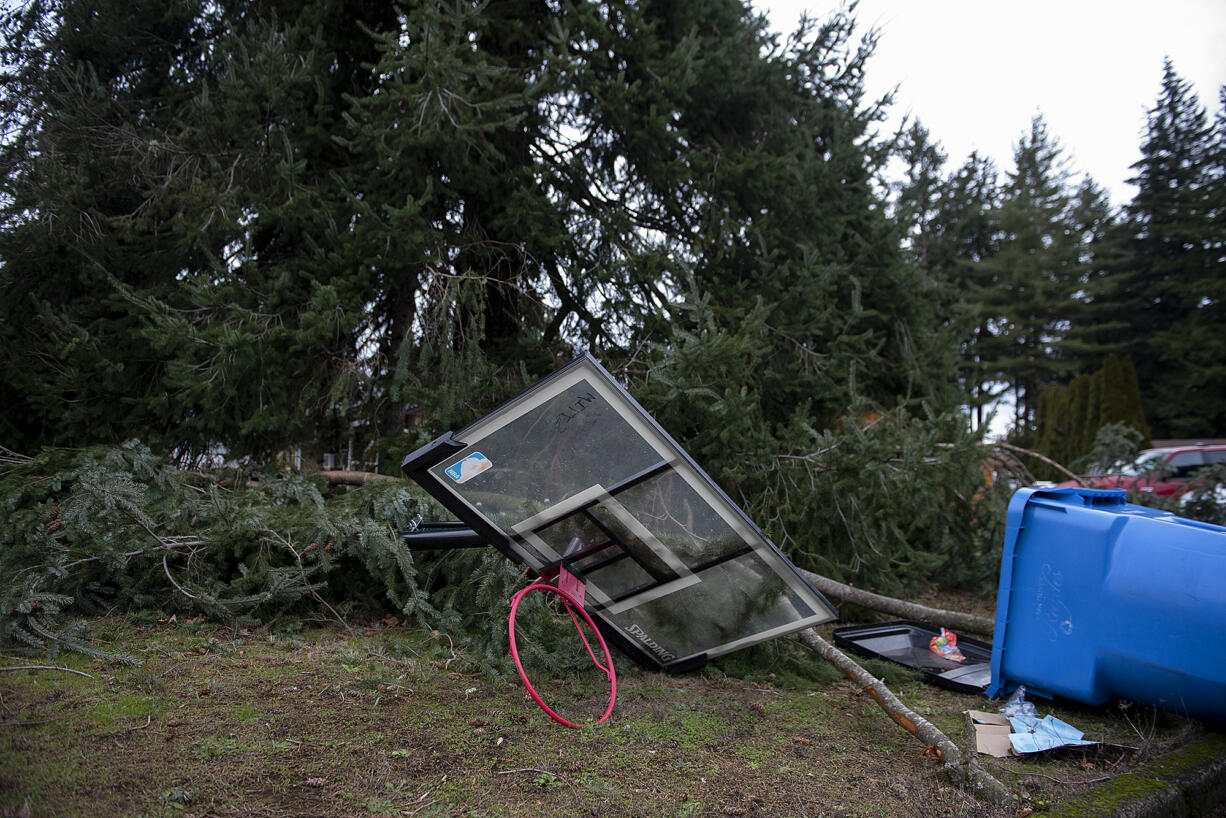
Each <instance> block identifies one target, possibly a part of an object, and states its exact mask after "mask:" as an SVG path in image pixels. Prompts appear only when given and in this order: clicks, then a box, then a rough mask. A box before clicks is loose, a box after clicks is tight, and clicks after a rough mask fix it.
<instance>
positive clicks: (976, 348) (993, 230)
mask: <svg viewBox="0 0 1226 818" xmlns="http://www.w3.org/2000/svg"><path fill="white" fill-rule="evenodd" d="M944 187H945V193H944V195H943V196H942V197H941V207H940V210H939V212H938V217H937V224H938V228H937V230H936V235H937V236H938V237H939V239H938V240H936V241H934V242H931V243H930V247H931V248H933V249H932V251H931V252H932V256H933V258H934V260H935V261H936V267H937V268H938V269H940V270H941V271H942V278H943V279H944V280H945V281H947V282H948V284H949V288H950V290H952V292H953V293H954V294H955V295H956V298H957V301H956V303H955V306H954V316H953V320H954V324H955V326H956V327H957V328H958V329H957V333H958V335H959V337H960V338H961V339H962V341H961V347H960V353H961V354H960V360H959V364H958V367H959V376H960V378H961V381H962V384H963V388H964V390H965V400H966V404H967V406H968V407H969V408H970V411H971V413H972V418H973V421H974V425H975V428H976V429H982V428H983V427H984V423H985V421H986V418H985V412H986V410H987V407H988V406H990V405H991V404H992V403H993V402H995V401H996V399H997V398H999V397H1000V395H1001V394H1003V390H1004V388H1005V387H1004V385H1002V384H1001V383H1000V381H999V379H998V377H997V374H996V373H995V371H994V370H993V369H992V362H991V359H990V356H988V357H985V356H984V346H983V345H984V344H987V345H989V346H990V344H991V342H992V337H993V320H994V316H993V313H992V312H991V311H989V310H987V309H985V308H984V305H983V303H982V299H981V298H980V295H979V294H980V293H986V292H990V291H993V290H995V289H996V288H998V287H999V286H1000V284H1001V282H1000V281H999V271H998V270H997V268H996V267H994V266H993V265H992V263H991V259H992V258H994V257H995V256H996V254H997V253H999V252H1000V245H1001V238H1002V236H1001V232H1000V226H999V222H998V216H999V205H1000V185H999V179H998V176H997V171H996V167H995V165H994V164H993V162H992V161H991V160H990V159H986V158H983V157H980V156H979V155H978V154H977V153H972V154H971V155H970V156H969V157H967V160H966V161H965V162H964V163H963V164H962V166H961V167H960V168H958V170H956V171H955V172H954V173H952V174H951V175H950V176H949V177H948V178H947V179H946V180H945V184H944Z"/></svg>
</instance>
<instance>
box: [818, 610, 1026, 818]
mask: <svg viewBox="0 0 1226 818" xmlns="http://www.w3.org/2000/svg"><path fill="white" fill-rule="evenodd" d="M800 640H801V641H802V642H804V643H805V644H806V645H807V646H809V648H811V649H812V650H813V651H814V652H815V653H817V655H818V656H821V657H822V658H823V659H825V660H826V661H827V662H829V663H830V664H832V665H834V666H835V667H836V668H838V669H839V671H840V672H841V673H842V674H843V675H844V676H846V677H847V678H848V679H851V680H852V681H853V682H855V683H856V684H859V685H863V689H864V690H865V692H867V693H868V694H869V695H870V696H872V697H873V700H874V701H876V702H877V705H878V706H879V707H880V708H881V709H882V710H884V711H885V712H886V714H887V715H889V717H890V718H891V719H893V720H894V721H895V722H896V723H897V724H898V725H899V726H900V727H902V728H903V729H904V730H906V731H907V732H908V733H910V734H911V735H913V736H915V737H916V738H918V739H919V740H920V741H922V742H924V744H926V745H927V746H928V747H929V748H930V749H932V750H933V752H934V754H935V755H936V757H937V758H938V759H939V760H940V761H942V762H944V764H945V773H946V775H948V776H949V777H950V778H951V779H953V780H954V781H955V782H956V783H958V784H959V785H964V786H966V787H968V788H969V789H970V790H971V791H972V792H973V793H974V794H975V795H976V797H978V798H980V799H982V800H984V801H988V802H989V803H992V804H1005V803H1008V802H1009V800H1010V797H1009V790H1008V789H1006V787H1005V785H1004V784H1002V783H1000V781H999V780H997V779H996V777H995V776H993V775H992V774H991V773H989V772H988V771H987V770H985V769H984V768H983V767H982V766H981V765H980V764H979V759H978V758H977V757H976V756H974V755H973V754H964V753H963V752H962V750H961V749H960V748H959V747H958V745H956V744H954V743H953V741H951V740H950V739H949V737H948V736H946V735H945V734H944V733H942V732H941V731H940V730H939V729H937V727H936V726H935V725H933V724H932V722H930V721H928V720H927V719H925V718H924V717H923V716H921V715H919V714H918V713H916V712H915V711H913V710H911V708H909V707H907V706H906V705H905V704H903V703H902V702H901V701H899V700H898V697H897V696H895V695H894V694H893V693H891V692H890V689H889V688H888V687H886V686H885V684H884V683H882V682H881V680H879V679H874V678H873V677H872V675H871V674H870V673H869V672H868V671H866V670H865V669H864V668H862V667H860V666H859V665H858V664H856V663H855V662H854V661H852V660H851V659H850V658H849V657H848V656H847V655H846V654H845V653H843V652H842V651H840V650H839V649H838V648H836V647H835V646H834V645H832V644H830V643H829V642H827V641H826V640H825V639H822V638H821V637H820V636H818V634H817V632H816V631H814V630H813V629H812V628H810V629H808V630H803V631H801V632H800Z"/></svg>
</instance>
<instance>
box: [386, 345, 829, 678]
mask: <svg viewBox="0 0 1226 818" xmlns="http://www.w3.org/2000/svg"><path fill="white" fill-rule="evenodd" d="M402 468H403V469H404V471H405V473H406V474H408V475H409V476H410V477H411V478H413V479H414V480H415V481H417V482H418V483H419V484H420V485H421V486H422V487H423V488H424V489H425V490H426V491H428V492H429V493H430V494H431V495H433V496H434V497H435V498H437V499H438V500H439V502H440V503H442V504H443V505H444V506H445V507H446V508H447V509H448V510H449V511H451V512H452V513H453V514H455V515H456V517H458V518H459V519H460V520H461V521H462V522H463V523H464V524H466V525H467V526H469V527H470V528H471V529H472V530H473V531H475V532H476V534H477V535H478V536H479V537H480V538H481V539H482V540H484V541H485V542H487V543H490V544H492V545H493V546H495V547H496V548H498V549H499V550H500V551H502V552H503V553H504V554H506V555H507V556H508V557H510V558H511V559H512V560H514V561H515V562H518V563H521V564H523V565H525V566H527V567H528V568H530V569H531V570H533V571H535V572H536V573H537V574H539V575H546V574H551V575H556V574H559V573H561V574H562V575H563V576H565V575H566V574H569V575H573V576H574V577H576V578H578V580H580V581H581V583H582V586H583V590H584V594H583V603H582V607H583V609H584V610H586V611H587V612H588V613H589V614H590V615H591V617H592V620H593V621H594V622H595V624H596V626H597V627H598V628H599V630H600V633H601V634H603V636H604V637H605V638H606V639H608V640H609V641H610V642H611V643H612V644H614V645H615V646H617V647H618V648H619V649H621V650H622V651H624V652H625V653H626V654H628V655H629V656H631V657H632V658H633V659H635V660H636V661H637V662H638V663H639V664H641V665H644V666H646V667H649V668H653V669H658V670H662V671H664V672H666V673H676V672H682V671H686V670H690V669H693V668H696V667H699V666H701V665H702V664H704V663H705V662H706V661H707V660H708V659H711V658H714V657H716V656H721V655H723V654H726V653H729V652H731V651H734V650H738V649H740V648H744V647H748V646H750V645H754V644H757V643H759V642H763V641H765V640H768V639H773V638H775V637H778V636H783V635H785V634H789V633H793V632H795V631H798V630H801V629H804V628H808V627H811V626H813V625H817V624H820V623H822V622H827V621H829V620H831V619H834V618H835V617H836V616H837V611H836V610H835V608H834V606H832V605H831V604H830V603H829V602H828V601H827V600H826V599H825V597H823V596H822V595H821V593H819V592H818V591H817V590H816V589H815V588H813V586H812V585H810V584H809V583H808V582H807V581H806V580H805V579H804V578H803V577H802V576H801V575H800V574H799V573H798V572H797V570H796V568H795V566H793V565H792V563H791V562H790V561H788V559H787V558H786V557H784V555H783V554H782V553H781V552H780V551H779V549H778V548H776V547H775V545H774V544H773V543H771V541H770V540H769V539H767V537H766V535H765V534H763V533H762V531H761V530H760V529H759V528H758V527H757V526H756V525H754V523H753V522H752V521H751V520H750V519H749V517H748V516H746V514H745V513H744V512H743V511H742V510H741V509H740V508H738V507H737V506H736V504H735V503H733V502H732V500H730V499H729V498H728V496H727V495H726V494H724V492H723V491H721V490H720V489H719V487H718V486H716V485H715V483H714V482H712V480H711V479H710V478H709V477H708V476H707V475H706V474H705V473H704V472H703V471H702V469H701V468H699V467H698V465H697V464H696V463H695V462H694V461H693V460H692V459H691V458H690V457H689V456H688V455H687V454H686V453H685V452H684V451H683V450H682V448H681V447H680V446H679V445H678V444H677V443H676V441H674V440H673V439H672V438H671V437H670V436H669V435H668V433H667V432H665V431H664V430H663V429H662V428H661V427H660V426H659V424H657V423H656V422H655V420H654V419H652V417H651V416H650V415H648V414H647V412H646V411H645V410H644V409H643V408H642V407H641V406H639V404H638V403H636V402H635V400H634V399H633V398H631V397H630V395H629V394H628V393H627V392H626V391H625V390H624V389H623V388H622V387H621V386H620V385H619V384H618V383H617V381H616V380H615V379H614V378H613V377H612V376H611V375H610V374H609V373H608V372H607V371H606V370H605V369H604V368H603V367H602V366H601V365H600V364H599V363H598V362H597V361H596V360H595V359H594V358H592V357H591V356H590V355H585V356H583V357H581V358H578V359H577V360H575V361H573V362H571V363H570V364H568V365H566V366H565V367H563V368H562V369H560V370H558V371H557V372H555V373H553V374H552V375H550V376H548V377H547V378H545V379H544V380H542V381H540V382H539V383H537V384H536V385H535V386H533V387H532V388H530V389H529V390H527V391H526V392H524V393H522V394H521V395H519V396H518V397H516V398H513V399H512V400H510V401H509V402H507V403H505V404H503V405H502V406H500V407H499V408H497V409H495V410H494V411H493V412H491V413H490V414H488V415H486V416H485V417H482V418H480V419H478V420H476V421H474V422H473V423H472V424H470V425H468V426H466V427H464V428H463V429H461V430H459V431H458V432H449V433H447V434H444V435H442V436H441V437H439V438H437V439H436V440H434V441H433V442H431V443H429V444H427V445H426V446H423V447H422V448H420V449H418V450H417V451H415V452H413V453H412V454H410V455H409V456H408V457H406V458H405V460H404V463H403V464H402ZM462 544H471V542H468V543H461V542H459V541H456V542H455V545H457V546H459V545H462ZM559 569H564V570H562V571H559ZM567 606H568V608H569V607H570V603H569V602H567ZM573 615H574V613H573V611H572V616H573ZM581 633H582V631H581ZM589 652H590V651H589ZM593 661H596V659H595V658H593ZM597 664H598V665H599V664H600V663H599V662H597ZM525 681H526V678H525Z"/></svg>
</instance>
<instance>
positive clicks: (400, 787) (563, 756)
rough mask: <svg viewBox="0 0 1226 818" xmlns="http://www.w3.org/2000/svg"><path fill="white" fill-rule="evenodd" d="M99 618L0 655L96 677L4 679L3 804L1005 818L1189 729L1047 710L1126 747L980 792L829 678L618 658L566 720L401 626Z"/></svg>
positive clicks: (1046, 762)
mask: <svg viewBox="0 0 1226 818" xmlns="http://www.w3.org/2000/svg"><path fill="white" fill-rule="evenodd" d="M96 630H97V631H98V632H99V633H101V634H103V635H104V636H105V637H106V639H107V640H108V642H109V643H110V644H111V645H112V646H114V647H119V648H122V649H124V650H126V651H128V652H129V653H132V654H135V655H138V656H141V657H142V664H141V665H139V666H137V667H132V668H128V667H121V666H116V665H112V664H106V663H102V662H97V661H94V660H90V659H87V658H84V657H79V656H63V657H60V658H59V659H57V660H55V662H43V661H40V662H33V661H28V660H19V659H16V658H12V657H10V658H7V659H5V660H4V663H5V664H7V665H15V664H56V665H59V666H62V667H69V668H72V669H75V670H79V671H82V672H85V673H88V674H90V675H91V676H92V677H93V678H84V677H81V676H77V675H74V674H69V673H65V672H62V671H52V670H39V671H19V672H10V673H3V674H0V814H3V815H6V816H9V815H11V816H16V815H29V816H43V815H47V816H50V815H55V816H67V815H120V814H125V815H148V816H157V815H181V816H206V815H208V816H231V815H235V816H237V815H245V816H298V815H320V816H352V815H358V816H370V815H420V816H432V815H433V816H440V815H473V816H480V815H533V816H537V815H583V814H590V815H653V816H655V815H680V816H687V815H700V814H701V815H797V816H804V815H810V816H817V815H825V816H893V815H900V816H902V815H906V816H940V815H984V816H995V815H1000V816H1004V815H1009V816H1016V815H1019V814H1020V812H1021V811H1024V810H1025V809H1031V810H1040V811H1041V810H1042V809H1044V808H1046V807H1049V806H1052V805H1055V804H1057V803H1060V802H1062V801H1065V800H1068V799H1069V798H1072V797H1074V796H1076V795H1080V794H1082V793H1085V792H1086V791H1088V790H1089V789H1090V788H1091V787H1092V786H1093V785H1094V784H1095V783H1098V782H1100V781H1102V780H1104V779H1106V778H1111V777H1114V776H1117V775H1120V774H1122V773H1124V772H1127V771H1128V770H1130V769H1133V768H1134V767H1136V766H1137V765H1138V764H1140V763H1143V762H1145V761H1148V760H1151V759H1153V758H1154V757H1156V756H1157V755H1158V754H1160V753H1161V752H1163V751H1165V750H1167V749H1169V748H1171V747H1174V746H1178V745H1180V744H1182V743H1186V742H1187V741H1188V740H1189V739H1190V738H1191V737H1192V736H1194V735H1196V734H1197V733H1198V731H1199V727H1198V725H1197V724H1196V723H1194V722H1188V721H1186V720H1183V719H1179V718H1177V717H1175V716H1170V715H1167V714H1162V713H1159V712H1157V711H1153V710H1150V709H1147V708H1138V707H1133V708H1130V709H1127V710H1121V709H1119V708H1097V709H1093V708H1075V707H1071V706H1057V705H1052V706H1051V707H1050V709H1049V710H1048V712H1052V713H1054V714H1055V715H1057V716H1059V717H1060V718H1063V719H1065V720H1066V721H1068V722H1070V723H1072V724H1075V725H1077V726H1078V727H1080V728H1082V729H1083V730H1085V731H1086V732H1087V733H1088V734H1089V735H1090V737H1091V738H1100V739H1103V740H1106V741H1110V742H1114V743H1121V744H1129V745H1133V746H1137V747H1138V748H1139V749H1138V750H1137V751H1125V750H1118V749H1109V748H1108V749H1103V750H1100V751H1090V752H1077V753H1067V754H1056V755H1049V756H1046V757H1044V758H1042V759H1037V760H1020V759H1010V760H1006V761H990V762H988V766H989V769H990V770H991V771H992V772H993V773H994V774H996V775H997V776H998V777H1000V778H1001V779H1002V781H1004V783H1005V784H1006V785H1007V786H1009V787H1010V789H1011V791H1012V792H1013V793H1014V794H1015V796H1016V799H1017V804H1016V806H1015V807H1010V808H1008V809H996V810H993V809H991V808H988V807H987V806H985V805H983V804H981V803H980V802H978V801H976V800H975V799H974V798H973V797H972V796H970V795H969V794H967V793H964V792H962V791H960V790H958V789H956V788H954V787H952V786H950V785H949V783H948V781H947V780H946V779H945V777H944V776H943V774H942V771H941V768H940V765H939V764H938V763H937V762H935V761H934V760H933V759H932V758H931V757H926V756H925V754H924V751H925V748H924V747H923V746H921V745H920V744H919V743H918V742H917V741H916V740H915V739H913V738H912V737H911V736H910V735H908V734H907V733H905V732H903V731H902V730H900V729H899V728H897V727H896V726H894V725H893V724H892V723H891V722H890V721H888V719H887V718H886V717H885V716H884V715H883V714H882V713H881V712H880V711H879V710H878V708H877V706H876V705H875V704H874V703H873V702H872V700H871V699H869V698H868V697H867V696H866V695H864V694H863V693H862V692H860V691H858V690H856V689H855V687H854V686H853V685H852V684H851V683H849V682H847V681H845V680H841V679H837V678H835V677H834V676H833V675H830V674H827V675H824V676H823V675H822V674H820V673H819V674H816V676H815V677H814V678H809V679H804V678H800V677H796V676H794V675H792V676H789V675H787V674H784V673H782V672H781V673H780V674H779V676H778V677H777V678H775V679H772V678H770V674H769V673H766V672H763V673H759V674H753V673H742V674H740V675H738V676H731V675H728V674H729V672H737V671H736V670H735V666H733V665H729V666H717V667H713V668H708V669H707V670H704V671H702V672H699V673H694V674H689V675H685V676H679V677H667V676H661V675H658V674H652V673H645V672H642V671H640V670H637V669H635V668H633V666H632V665H631V664H630V663H629V661H628V660H626V659H625V658H624V657H621V656H616V657H615V658H616V660H617V666H618V671H619V673H620V678H619V695H618V704H617V709H616V711H615V713H614V715H613V717H612V718H611V719H610V721H608V722H606V723H605V724H602V725H599V726H597V727H589V728H584V729H581V730H568V729H565V728H562V727H560V726H557V725H555V724H553V723H552V722H550V721H549V720H548V719H547V718H546V717H545V716H544V715H543V714H542V713H541V712H540V711H539V710H538V709H537V708H536V706H535V705H534V704H533V703H532V702H531V701H530V700H528V699H527V697H526V696H525V695H524V693H523V690H522V688H521V687H520V686H519V684H518V683H517V682H512V681H511V680H507V679H498V678H490V677H488V676H486V675H483V674H481V673H476V672H471V671H470V670H468V669H466V667H465V664H464V662H463V657H462V655H461V654H457V652H456V651H455V650H454V649H453V648H452V646H450V645H448V644H447V643H445V642H440V640H438V639H433V640H432V639H431V638H430V637H429V635H428V634H418V633H414V632H410V631H406V630H404V629H402V628H397V627H388V626H385V625H374V626H372V627H370V628H366V629H364V630H362V631H360V632H357V633H346V632H344V631H341V630H340V629H324V630H313V631H309V632H305V633H303V634H301V635H297V636H294V637H292V638H280V637H274V636H270V635H269V634H267V633H264V632H261V631H255V632H237V633H236V632H232V631H229V630H227V629H223V628H217V627H213V626H209V625H207V624H205V623H189V624H187V625H179V624H166V625H162V626H156V627H142V626H138V625H135V624H133V623H130V622H127V621H123V620H114V619H112V620H105V621H102V622H99V623H98V626H97V628H96ZM787 650H792V648H787ZM792 658H793V660H794V659H795V657H792ZM869 667H870V670H871V672H873V673H874V674H876V675H878V676H882V677H884V678H885V679H886V681H887V683H888V684H889V685H890V687H891V689H892V690H894V691H895V692H896V693H897V694H898V695H899V696H900V697H901V698H902V700H903V701H904V702H905V703H906V704H907V705H908V706H910V707H911V708H913V709H914V710H916V711H917V712H919V713H920V714H921V715H923V716H925V717H926V718H928V719H930V720H931V721H933V722H934V723H935V724H937V726H939V727H940V728H942V729H943V730H945V731H946V733H947V734H949V735H950V736H951V737H953V738H954V739H955V740H956V741H958V742H959V743H964V736H963V732H962V715H961V713H962V711H963V710H965V709H967V708H970V707H978V708H985V707H992V705H991V704H990V703H988V702H986V700H984V699H983V698H982V697H974V696H963V695H958V694H953V693H949V692H947V691H943V690H939V689H937V688H933V687H931V686H929V685H926V684H924V683H923V682H921V681H920V680H919V679H918V678H917V677H916V676H915V675H914V674H911V673H909V672H908V671H906V670H905V669H901V668H894V667H893V666H889V665H886V664H885V663H880V666H879V665H878V664H870V666H869ZM544 687H545V688H546V691H545V692H547V694H549V695H553V696H555V697H556V698H557V699H558V700H559V701H562V702H573V703H574V704H575V705H576V706H578V705H580V704H582V703H583V702H584V701H585V700H587V699H590V698H592V697H598V696H599V693H600V685H599V684H598V682H597V681H594V680H592V679H590V678H586V677H579V678H566V679H557V680H547V682H546V684H545V685H544Z"/></svg>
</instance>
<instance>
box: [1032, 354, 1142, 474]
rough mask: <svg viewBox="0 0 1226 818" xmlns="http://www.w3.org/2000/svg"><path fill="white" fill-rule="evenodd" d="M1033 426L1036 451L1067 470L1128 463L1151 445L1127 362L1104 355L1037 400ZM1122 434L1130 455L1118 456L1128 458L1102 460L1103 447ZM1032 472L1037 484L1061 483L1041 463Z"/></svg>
mask: <svg viewBox="0 0 1226 818" xmlns="http://www.w3.org/2000/svg"><path fill="white" fill-rule="evenodd" d="M1035 425H1036V428H1037V435H1036V436H1037V441H1036V443H1035V448H1036V449H1037V450H1038V451H1039V452H1042V453H1043V454H1045V455H1047V456H1048V457H1049V458H1051V459H1052V460H1054V461H1056V462H1057V463H1060V464H1061V465H1063V466H1065V467H1067V468H1070V469H1079V468H1083V467H1086V466H1088V465H1089V464H1091V463H1095V464H1098V465H1099V466H1103V467H1106V466H1110V464H1112V463H1115V462H1120V461H1127V460H1130V459H1131V457H1132V455H1134V454H1135V453H1136V450H1137V449H1139V448H1143V447H1145V446H1148V445H1149V444H1150V438H1149V426H1148V425H1147V424H1146V423H1145V416H1144V414H1143V413H1142V409H1141V393H1140V389H1139V387H1138V385H1137V375H1136V370H1135V369H1134V368H1133V365H1132V360H1131V359H1130V358H1124V359H1122V360H1121V359H1120V358H1117V357H1116V356H1114V355H1108V356H1107V358H1106V360H1105V361H1104V362H1103V366H1102V368H1100V369H1098V370H1097V371H1095V372H1092V373H1089V374H1084V375H1078V376H1077V377H1075V378H1073V380H1072V381H1070V382H1069V384H1068V386H1067V387H1064V386H1055V387H1052V388H1050V389H1047V390H1045V391H1044V392H1043V393H1042V394H1041V395H1040V397H1039V407H1038V412H1037V415H1036V424H1035ZM1122 430H1128V432H1123V431H1122ZM1121 434H1126V435H1127V438H1128V445H1130V446H1132V451H1130V452H1124V453H1122V454H1127V455H1128V456H1127V457H1123V456H1114V457H1111V458H1110V459H1104V458H1105V457H1106V455H1103V454H1102V451H1101V450H1102V449H1103V447H1106V448H1108V449H1111V448H1113V447H1114V446H1115V442H1116V441H1118V440H1119V439H1120V436H1121ZM1104 435H1106V437H1104ZM1100 438H1102V440H1103V443H1102V444H1101V445H1100V442H1099V440H1100ZM1092 450H1094V451H1093V452H1092ZM1033 472H1034V474H1035V476H1036V477H1039V478H1040V479H1047V480H1051V479H1063V475H1060V473H1059V472H1057V471H1055V470H1054V469H1052V468H1051V467H1050V466H1047V465H1046V464H1043V463H1038V464H1035V466H1034V468H1033Z"/></svg>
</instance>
